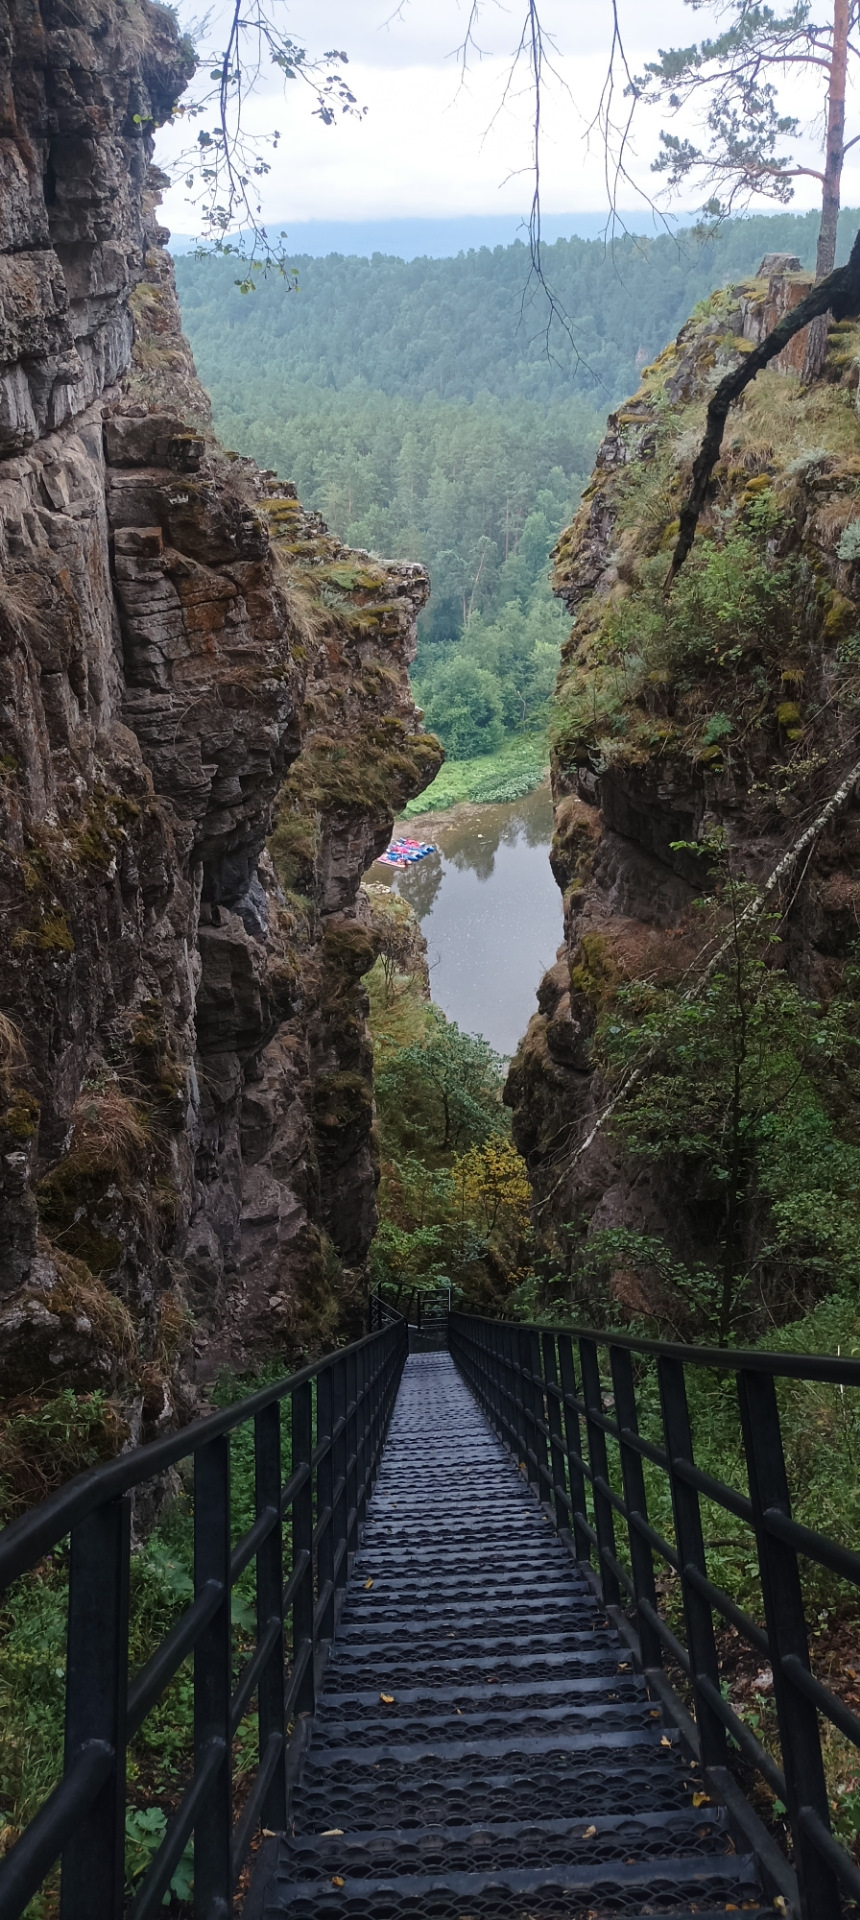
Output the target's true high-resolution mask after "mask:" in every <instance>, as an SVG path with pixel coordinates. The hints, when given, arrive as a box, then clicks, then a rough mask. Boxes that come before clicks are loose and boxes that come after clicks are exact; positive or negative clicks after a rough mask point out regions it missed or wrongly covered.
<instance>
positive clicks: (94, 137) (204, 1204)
mask: <svg viewBox="0 0 860 1920" xmlns="http://www.w3.org/2000/svg"><path fill="white" fill-rule="evenodd" d="M0 18H2V20H3V34H2V40H0V72H2V109H0V111H2V127H0V170H2V190H0V207H2V214H0V220H2V242H0V245H2V252H0V330H2V342H1V343H0V553H2V598H0V939H2V952H3V960H2V975H0V978H2V991H1V992H0V1008H2V1013H0V1356H2V1371H3V1380H4V1391H5V1394H6V1396H7V1397H8V1398H10V1399H12V1400H14V1399H15V1397H16V1396H17V1397H18V1398H20V1397H21V1396H24V1397H27V1396H29V1397H31V1398H32V1396H36V1398H39V1397H40V1396H44V1395H46V1394H47V1395H50V1394H52V1393H55V1392H56V1391H57V1390H58V1389H60V1388H61V1387H63V1386H68V1385H71V1386H73V1387H74V1388H76V1389H77V1390H85V1389H102V1390H104V1391H105V1392H106V1393H107V1394H108V1395H110V1396H112V1397H113V1400H114V1401H115V1402H116V1403H117V1404H119V1406H120V1407H121V1411H122V1423H123V1430H124V1431H126V1432H128V1433H131V1434H133V1435H134V1437H146V1435H148V1434H151V1433H152V1432H154V1431H155V1430H157V1429H158V1428H159V1427H160V1426H161V1425H162V1424H163V1423H165V1422H167V1421H171V1420H173V1419H175V1418H176V1417H179V1416H181V1415H182V1413H183V1411H184V1410H187V1409H188V1408H189V1407H191V1406H192V1405H193V1404H194V1401H195V1397H196V1392H197V1386H196V1383H198V1382H199V1381H201V1380H206V1379H208V1378H209V1377H211V1375H212V1374H213V1372H214V1371H215V1370H216V1369H217V1367H218V1366H219V1365H221V1364H226V1365H229V1366H231V1367H234V1368H241V1367H242V1366H244V1365H246V1364H248V1363H249V1362H251V1361H259V1360H260V1359H261V1358H262V1357H265V1356H267V1355H268V1356H271V1355H273V1354H275V1355H278V1354H284V1355H286V1356H290V1355H294V1354H297V1353H299V1352H301V1351H304V1350H312V1349H313V1348H315V1347H317V1348H318V1347H319V1345H320V1343H322V1342H324V1341H330V1340H331V1339H332V1338H333V1337H334V1335H335V1334H336V1333H337V1332H338V1331H340V1330H341V1329H342V1328H344V1327H347V1326H350V1325H352V1326H353V1327H355V1326H356V1325H357V1324H358V1321H359V1318H360V1314H361V1310H362V1302H363V1288H364V1262H365V1258H366V1254H367V1250H368V1246H369V1242H370V1239H371V1237H372V1233H373V1231H374V1227H375V1221H376V1209H375V1183H376V1178H377V1168H376V1156H375V1149H374V1132H373V1085H372V1050H371V1046H370V1042H369V1038H368V1032H367V1026H366V1021H365V1012H366V1000H365V995H364V990H363V988H362V986H361V976H362V974H363V973H364V972H366V971H367V969H368V967H369V966H370V965H372V963H373V959H374V956H375V946H374V939H373V931H372V920H371V915H370V911H369V906H368V903H367V902H366V901H365V900H364V898H363V896H362V895H361V892H360V879H361V875H362V873H363V871H364V870H365V869H366V867H367V865H368V864H369V862H370V861H371V860H372V859H373V857H374V856H375V854H376V853H377V852H379V851H380V850H381V848H382V847H383V846H384V844H385V842H386V840H387V838H388V836H389V834H390V830H391V824H392V819H393V810H394V809H395V808H399V807H401V806H402V805H403V804H404V802H405V801H406V800H407V799H408V798H410V797H411V796H412V795H414V794H416V793H418V792H420V791H421V789H422V788H423V786H425V785H426V784H427V782H428V781H429V780H430V779H431V778H432V777H433V774H434V773H435V771H436V769H437V767H438V764H439V762H440V759H441V750H440V749H439V747H438V743H437V742H435V741H434V740H433V739H432V738H430V737H428V736H426V735H424V734H422V732H421V730H420V726H419V721H418V716H417V715H416V712H415V710H414V708H413V705H412V701H411V696H410V693H409V685H408V675H407V668H408V664H409V661H410V659H411V658H412V655H413V652H414V646H415V619H416V615H417V612H418V611H419V609H420V607H421V606H422V605H423V603H424V600H425V599H426V595H427V591H428V586H427V580H426V576H425V575H424V574H423V572H422V570H421V569H420V568H419V567H416V566H409V565H403V564H398V565H394V566H392V565H388V564H386V563H383V562H381V561H379V560H377V559H375V558H373V557H371V556H369V555H366V554H355V553H350V552H348V551H346V550H345V549H344V548H343V547H342V546H341V545H340V543H339V542H338V541H337V540H335V539H334V538H333V537H332V536H331V535H330V534H329V533H328V532H327V530H326V528H325V527H324V526H323V524H322V522H321V521H320V520H319V519H318V518H317V517H316V516H314V515H309V514H306V513H304V512H303V510H302V507H301V505H300V503H299V501H298V500H297V499H296V497H295V489H294V488H292V487H291V486H290V485H289V484H285V483H282V482H280V481H279V480H278V479H277V477H276V476H275V475H273V474H263V473H260V472H259V471H258V470H257V469H256V467H255V466H254V465H253V463H252V462H250V461H248V460H245V459H241V458H239V457H237V456H236V455H233V454H229V453H225V452H224V451H222V449H221V448H220V447H219V446H218V445H217V443H216V441H215V440H214V437H213V435H212V432H211V427H210V421H209V409H208V403H207V400H206V397H205V395H204V394H203V392H202V390H201V389H200V387H199V384H198V382H197V379H196V376H195V373H194V368H193V363H192V360H191V355H190V351H189V349H188V347H187V344H186V342H185V341H184V339H183V337H182V332H181V325H180V320H179V314H178V308H177V304H176V299H175V293H174V288H173V278H172V268H171V264H170V261H169V257H168V255H167V254H166V253H165V252H164V250H163V248H164V243H165V241H166V240H167V238H168V236H167V235H166V233H164V231H163V230H162V229H160V228H159V227H158V226H157V223H156V216H155V211H154V209H155V206H156V205H157V200H158V190H159V185H160V184H161V182H160V177H159V176H158V175H157V174H155V173H154V172H153V170H152V168H151V166H150V159H151V146H152V138H151V133H152V129H153V127H154V126H157V125H158V124H159V123H160V122H161V121H163V120H164V119H165V118H166V117H167V116H168V114H169V113H170V111H171V108H172V106H173V104H174V102H175V100H176V99H177V97H178V95H179V94H180V92H181V89H182V87H183V85H184V84H185V80H186V78H187V75H188V73H189V71H190V65H191V55H190V52H189V49H188V48H187V46H186V45H185V44H184V43H183V42H181V41H180V40H179V38H178V36H177V31H176V27H175V22H174V20H173V16H172V14H171V13H170V12H169V11H168V10H167V9H164V8H161V7H158V6H154V5H151V4H148V0H110V4H106V3H105V4H100V5H99V4H96V5H91V6H90V5H87V7H86V8H85V9H84V8H77V9H76V12H75V16H74V21H72V19H71V16H69V15H67V13H66V11H65V10H64V8H63V7H62V6H61V5H58V6H53V5H50V4H48V5H45V6H44V7H42V9H41V11H39V10H38V9H36V10H33V9H31V10H29V11H27V12H26V15H21V14H19V13H18V12H16V11H3V10H2V9H0ZM267 842H268V844H267Z"/></svg>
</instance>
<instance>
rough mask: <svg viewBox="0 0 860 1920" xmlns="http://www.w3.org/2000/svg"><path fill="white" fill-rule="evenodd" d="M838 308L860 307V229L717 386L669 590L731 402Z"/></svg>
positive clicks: (688, 543) (842, 313)
mask: <svg viewBox="0 0 860 1920" xmlns="http://www.w3.org/2000/svg"><path fill="white" fill-rule="evenodd" d="M831 312H832V313H834V314H835V316H836V318H837V320H845V319H847V318H848V316H849V315H854V314H856V313H860V233H857V234H856V235H855V239H854V245H853V247H852V248H851V254H850V257H849V259H848V261H847V263H846V265H845V266H844V267H836V268H835V270H834V272H833V273H828V275H827V277H826V279H824V280H820V281H819V283H818V285H817V287H813V288H812V291H811V293H808V294H807V295H806V297H805V299H803V300H800V301H798V304H797V306H796V307H792V309H791V312H790V313H786V314H785V315H784V316H783V318H782V319H781V320H780V321H779V323H778V324H777V326H775V327H774V328H773V331H772V332H771V333H769V334H767V335H766V337H765V339H764V340H762V341H761V343H760V345H759V346H757V347H755V348H754V349H753V351H752V353H750V354H747V356H746V358H745V359H744V361H743V363H742V365H741V366H739V367H736V368H735V370H734V373H727V374H726V377H725V379H724V380H721V381H720V384H719V386H718V388H717V390H716V393H715V394H714V396H713V399H712V400H711V403H710V405H709V407H708V411H707V414H706V417H705V432H704V437H703V439H702V444H701V446H700V448H699V451H698V453H697V455H696V459H695V461H694V464H693V484H692V486H691V488H690V492H689V495H688V498H687V500H686V502H685V504H684V506H683V508H682V510H681V517H680V523H679V532H678V540H677V544H676V547H675V551H674V553H673V555H672V564H671V566H670V568H669V572H668V574H667V575H666V584H665V588H664V591H665V592H666V593H668V592H669V589H670V588H671V585H672V582H673V580H674V578H675V575H676V574H677V573H678V571H679V569H680V568H681V567H682V566H683V564H684V561H685V560H686V558H687V555H688V553H689V551H690V548H691V547H692V544H693V541H694V539H695V537H696V528H697V526H698V524H699V516H700V514H701V512H702V509H703V507H704V505H705V501H706V499H707V493H708V487H709V485H710V481H711V474H712V473H713V471H714V467H715V466H716V464H717V461H718V459H719V455H720V448H721V446H722V444H723V433H724V432H725V425H726V420H727V418H728V413H729V409H730V407H731V406H732V405H733V404H734V402H735V401H736V400H738V399H740V396H741V394H742V393H743V391H744V388H745V387H748V386H749V384H750V381H751V380H754V379H755V377H756V374H757V373H761V370H762V368H763V367H766V366H767V365H768V362H769V361H771V360H775V359H776V356H777V354H778V353H782V350H783V348H784V347H787V346H788V343H789V340H793V339H794V336H795V334H796V333H800V332H801V331H802V329H803V328H804V327H808V325H809V323H810V321H811V320H817V319H818V317H819V315H820V314H825V313H831Z"/></svg>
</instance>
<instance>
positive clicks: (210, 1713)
mask: <svg viewBox="0 0 860 1920" xmlns="http://www.w3.org/2000/svg"><path fill="white" fill-rule="evenodd" d="M210 1580H211V1581H216V1582H217V1584H218V1585H219V1586H220V1588H221V1599H220V1601H219V1603H218V1606H217V1608H216V1611H215V1613H214V1614H213V1616H212V1619H211V1620H210V1621H209V1623H208V1625H207V1626H205V1627H204V1629H203V1632H202V1633H201V1635H200V1638H199V1640H198V1642H197V1645H196V1647H195V1649H194V1771H195V1773H196V1774H199V1773H201V1772H202V1770H203V1768H204V1767H207V1766H209V1765H210V1764H211V1763H212V1762H213V1759H214V1760H215V1765H214V1771H213V1773H212V1776H211V1778H210V1781H209V1785H208V1787H207V1790H206V1792H205V1794H204V1796H203V1799H202V1801H201V1805H200V1810H199V1813H198V1815H197V1819H196V1821H195V1825H194V1920H227V1916H228V1914H229V1912H230V1906H231V1897H232V1892H233V1886H232V1871H231V1842H232V1835H233V1808H232V1795H231V1780H230V1772H231V1767H230V1760H231V1735H232V1727H231V1716H230V1694H231V1671H230V1669H231V1652H232V1648H231V1623H230V1441H229V1437H228V1436H227V1434H220V1435H219V1436H218V1437H217V1439H215V1440H207V1442H206V1444H205V1445H204V1446H202V1447H199V1448H198V1450H197V1452H196V1454H195V1456H194V1590H195V1593H200V1592H202V1589H203V1588H204V1587H205V1586H206V1585H207V1584H208V1583H209V1581H210ZM216 1756H217V1758H216Z"/></svg>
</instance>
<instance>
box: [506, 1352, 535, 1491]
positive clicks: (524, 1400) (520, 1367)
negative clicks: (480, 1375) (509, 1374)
mask: <svg viewBox="0 0 860 1920" xmlns="http://www.w3.org/2000/svg"><path fill="white" fill-rule="evenodd" d="M511 1365H512V1369H513V1380H514V1394H515V1396H516V1408H517V1413H516V1420H517V1450H518V1453H519V1459H520V1464H521V1465H522V1466H523V1467H525V1470H526V1478H527V1479H528V1480H529V1481H533V1478H534V1466H533V1464H532V1461H531V1459H530V1457H529V1449H530V1443H531V1421H530V1419H529V1404H528V1394H527V1392H526V1382H525V1369H526V1366H527V1365H528V1347H527V1344H526V1335H525V1333H524V1332H523V1329H522V1327H512V1328H511Z"/></svg>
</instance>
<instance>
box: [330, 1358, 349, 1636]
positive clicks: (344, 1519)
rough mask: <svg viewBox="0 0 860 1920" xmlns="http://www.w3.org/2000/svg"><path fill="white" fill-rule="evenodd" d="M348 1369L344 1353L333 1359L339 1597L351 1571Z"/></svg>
mask: <svg viewBox="0 0 860 1920" xmlns="http://www.w3.org/2000/svg"><path fill="white" fill-rule="evenodd" d="M346 1369H347V1362H346V1360H345V1359H343V1358H341V1357H338V1359H337V1360H336V1361H335V1363H334V1366H333V1367H332V1395H333V1398H332V1427H333V1429H334V1428H336V1427H338V1426H339V1427H340V1432H339V1434H338V1435H337V1438H336V1440H335V1441H334V1448H333V1453H334V1459H333V1469H334V1491H335V1500H334V1513H333V1515H332V1539H333V1542H334V1551H335V1556H336V1568H335V1576H334V1585H335V1594H336V1596H337V1598H338V1600H339V1598H340V1595H341V1594H342V1592H343V1589H344V1587H345V1586H346V1576H347V1573H348V1572H349V1568H348V1565H347V1559H348V1554H347V1545H348V1537H349V1528H348V1522H349V1514H348V1511H347V1500H346V1465H347V1432H348V1418H347V1371H346ZM336 1617H337V1615H335V1618H336Z"/></svg>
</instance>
